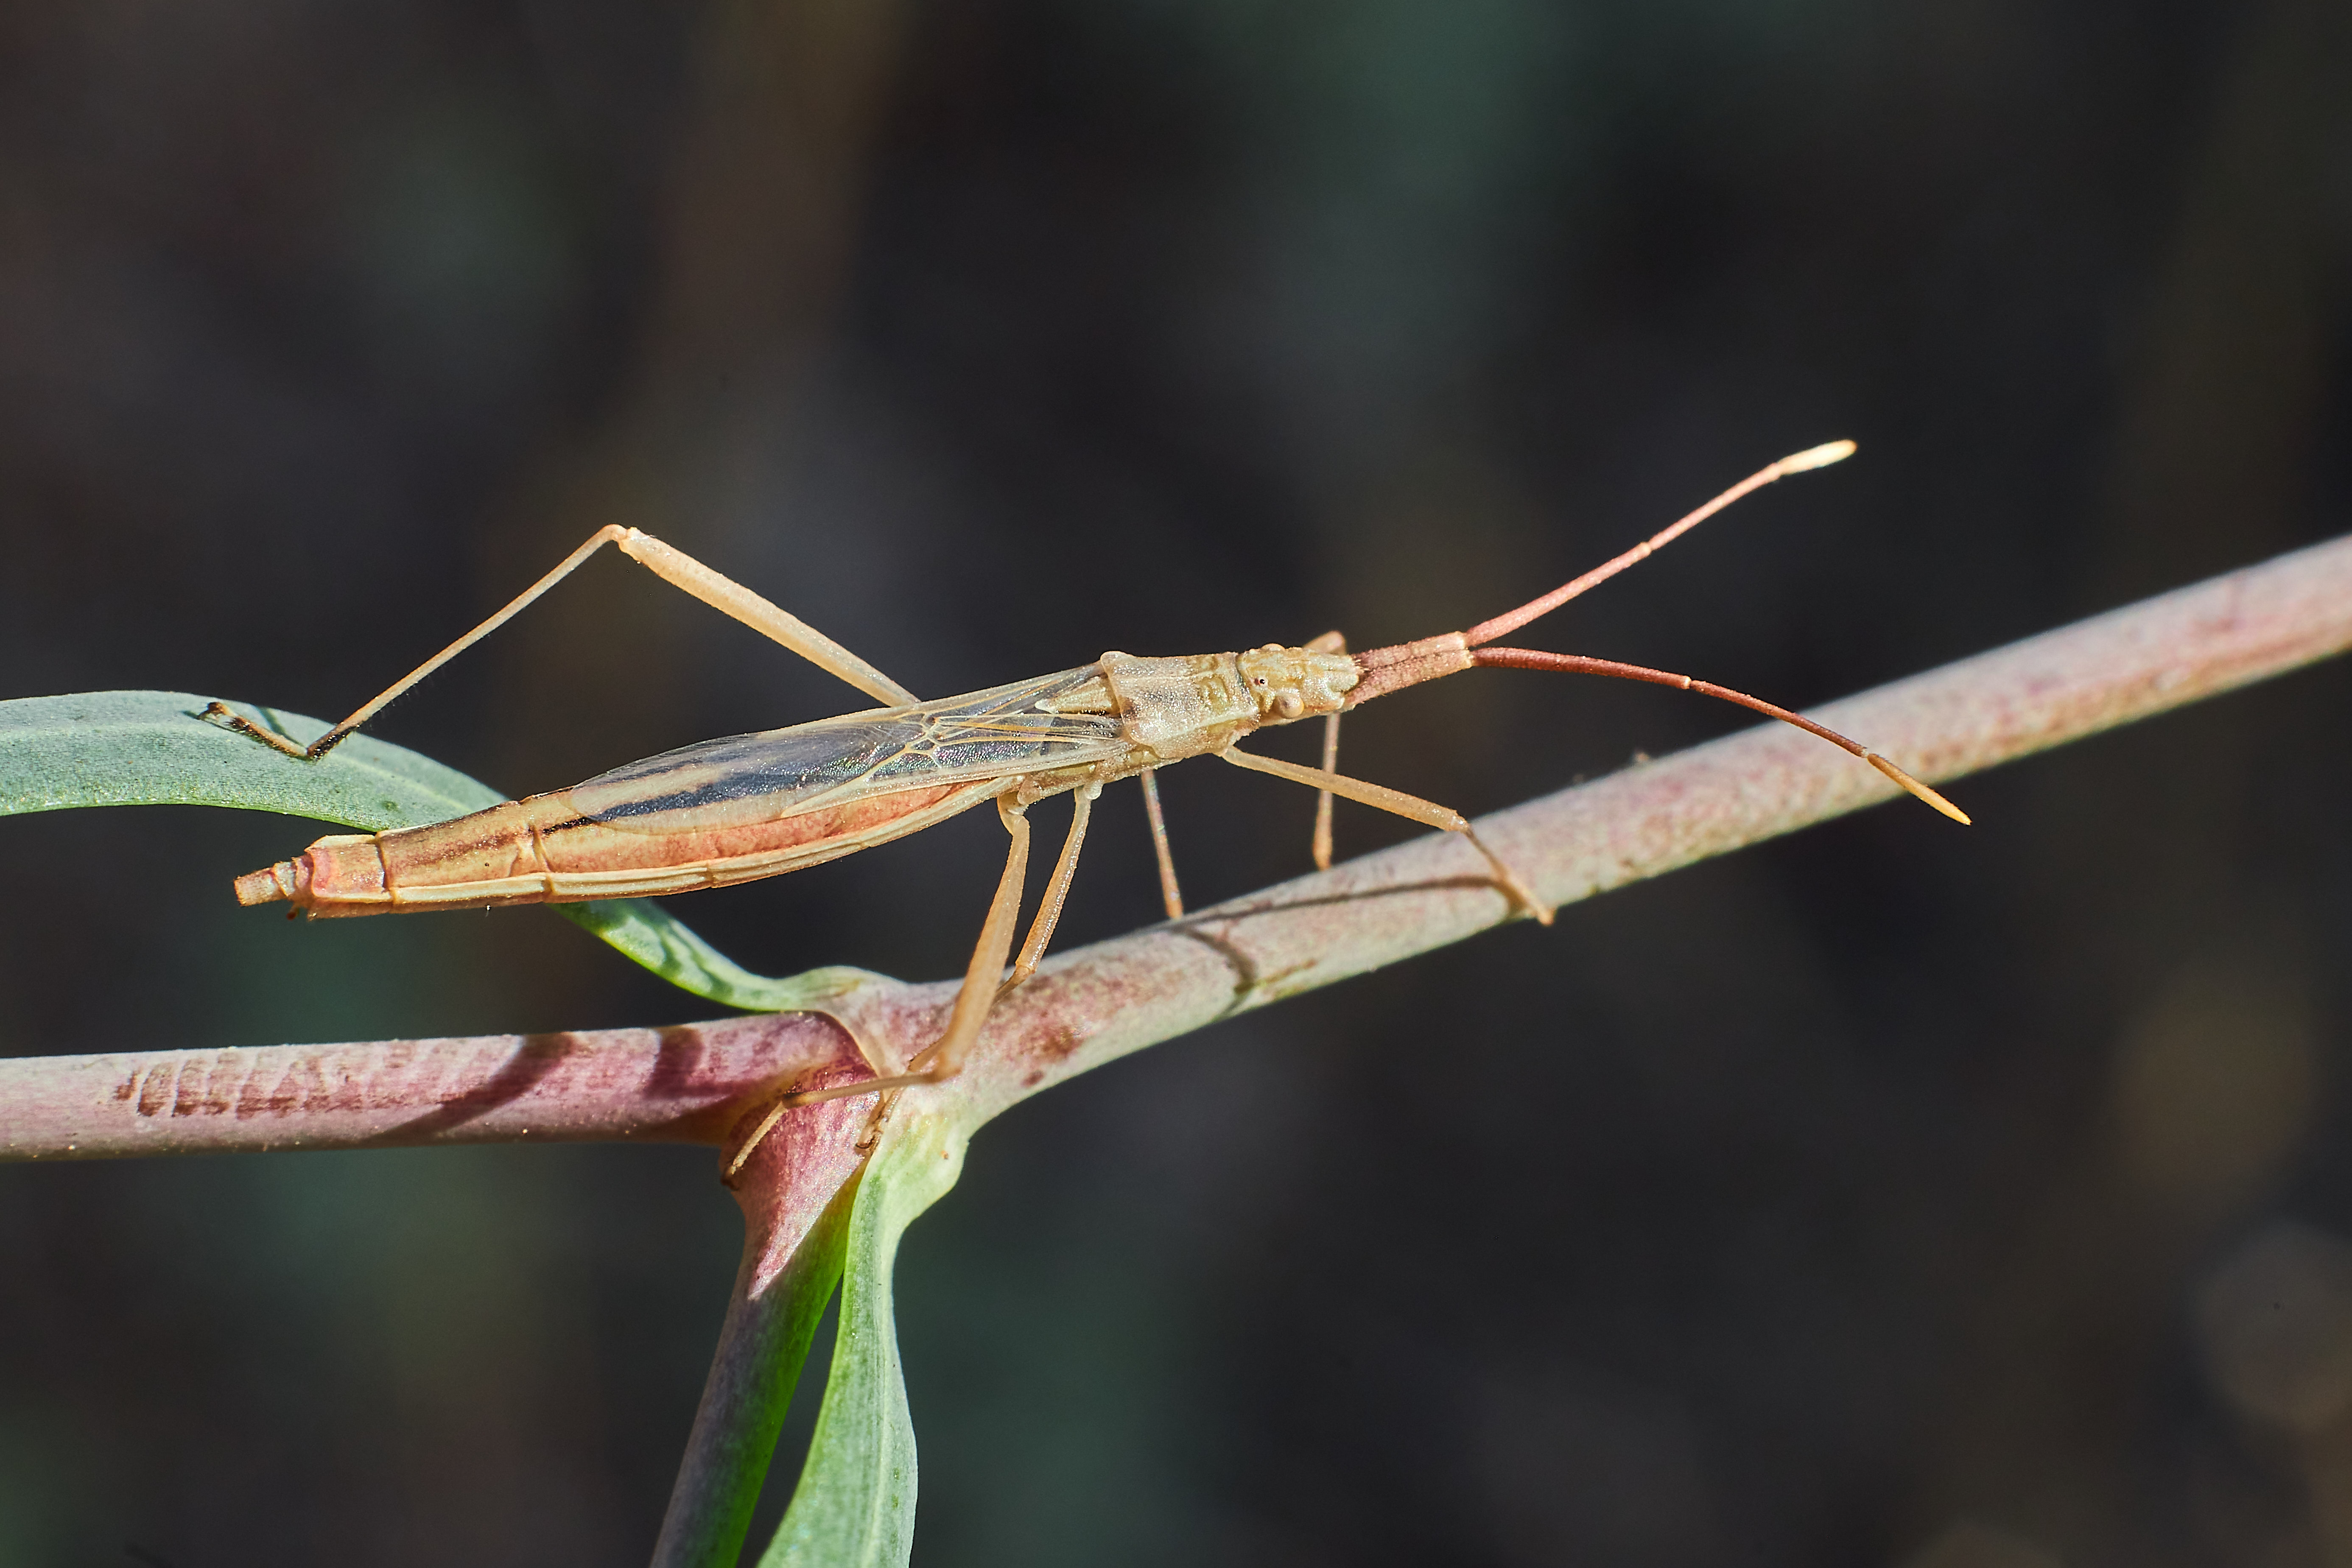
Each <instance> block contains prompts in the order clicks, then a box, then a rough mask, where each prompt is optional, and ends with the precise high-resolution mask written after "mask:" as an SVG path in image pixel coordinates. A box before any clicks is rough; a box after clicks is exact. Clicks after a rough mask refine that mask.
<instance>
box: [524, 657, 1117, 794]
mask: <svg viewBox="0 0 2352 1568" xmlns="http://www.w3.org/2000/svg"><path fill="white" fill-rule="evenodd" d="M1098 674H1099V671H1098V670H1097V668H1096V667H1095V666H1093V665H1086V666H1083V667H1081V668H1077V669H1066V670H1064V671H1062V672H1061V673H1060V674H1058V675H1048V676H1042V677H1040V678H1038V679H1034V680H1023V681H1017V682H1015V683H1013V685H1010V686H998V687H992V688H991V689H988V690H986V691H975V692H970V693H967V694H966V695H964V696H961V697H946V698H941V699H940V700H938V701H936V702H924V703H920V704H918V705H917V706H915V707H912V708H893V709H888V710H883V711H880V712H875V713H858V714H851V715H848V716H846V717H845V718H840V719H820V720H817V721H815V722H814V723H809V724H795V725H793V726H792V727H791V728H790V729H784V730H763V731H759V732H758V733H756V734H750V735H730V736H727V737H725V738H724V739H721V740H717V741H705V742H701V743H700V744H698V745H693V746H687V747H684V748H682V749H680V750H678V751H675V752H663V753H662V754H661V755H660V756H657V757H648V758H646V760H645V761H643V762H640V763H629V764H627V765H626V766H625V767H618V768H614V770H613V771H612V772H611V773H600V774H598V775H597V776H596V777H594V778H593V779H590V780H589V781H588V782H587V783H586V784H579V785H576V786H575V787H573V788H572V789H571V790H570V791H568V792H566V793H567V794H569V795H570V796H571V801H572V806H573V808H574V809H576V810H577V811H578V812H579V813H580V815H581V816H585V817H588V818H591V819H593V820H594V821H598V822H604V823H609V824H611V825H612V826H615V827H625V828H635V829H639V830H641V831H644V832H647V833H677V832H683V831H691V830H696V829H707V828H714V827H731V826H742V825H744V824H748V823H753V822H767V821H772V820H774V819H775V818H777V817H780V816H790V815H793V814H795V813H798V812H803V811H811V810H815V809H818V808H822V807H828V806H835V805H847V804H849V803H850V802H852V801H855V800H857V799H860V798H862V797H864V796H866V795H887V794H892V793H895V792H897V791H900V790H910V789H928V788H933V787H936V786H940V785H950V784H971V783H976V782H978V781H980V780H983V779H991V778H1010V777H1013V776H1014V775H1016V774H1020V773H1037V772H1040V771H1042V770H1045V769H1047V768H1060V767H1069V766H1072V765H1075V764H1078V763H1091V762H1098V761H1101V760H1103V759H1105V758H1109V757H1115V756H1118V754H1120V753H1121V752H1125V751H1126V750H1127V749H1128V744H1129V742H1127V740H1126V738H1125V737H1124V736H1123V735H1122V734H1121V733H1120V731H1119V725H1118V720H1117V719H1115V718H1113V717H1111V716H1110V715H1109V714H1107V713H1056V712H1050V711H1047V710H1044V709H1041V708H1040V707H1039V706H1038V704H1039V703H1041V702H1051V701H1052V700H1054V699H1055V698H1057V697H1061V696H1064V695H1066V694H1067V693H1069V692H1071V691H1074V690H1075V689H1077V688H1078V687H1080V686H1082V685H1084V684H1085V683H1086V682H1087V681H1088V680H1091V679H1096V678H1097V676H1098Z"/></svg>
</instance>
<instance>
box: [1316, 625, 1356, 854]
mask: <svg viewBox="0 0 2352 1568" xmlns="http://www.w3.org/2000/svg"><path fill="white" fill-rule="evenodd" d="M1307 651H1308V652H1309V653H1345V652H1347V651H1348V639H1347V638H1346V637H1343V636H1341V635H1340V634H1339V633H1338V632H1325V633H1324V634H1323V635H1322V636H1321V637H1317V638H1316V639H1315V640H1314V641H1313V642H1311V643H1308V644H1307ZM1323 771H1324V772H1325V773H1338V772H1339V714H1338V713H1337V712H1332V713H1328V714H1326V715H1324V718H1323ZM1313 850H1314V855H1315V868H1316V869H1317V870H1318V871H1328V870H1329V869H1330V868H1331V792H1330V791H1329V790H1328V789H1326V790H1318V791H1316V792H1315V837H1314V840H1313Z"/></svg>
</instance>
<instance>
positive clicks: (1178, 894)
mask: <svg viewBox="0 0 2352 1568" xmlns="http://www.w3.org/2000/svg"><path fill="white" fill-rule="evenodd" d="M1157 772H1158V770H1157V769H1153V768H1145V769H1143V770H1142V771H1141V772H1140V773H1137V774H1136V775H1135V776H1136V777H1137V779H1138V780H1139V781H1140V782H1141V783H1142V784H1143V815H1144V816H1145V817H1147V818H1148V819H1150V823H1151V853H1152V855H1153V856H1154V857H1155V858H1157V859H1158V860H1159V862H1160V903H1161V905H1162V906H1164V907H1165V908H1166V909H1167V910H1168V918H1169V919H1170V920H1171V921H1181V920H1182V919H1183V918H1184V893H1183V890H1182V889H1180V888H1178V887H1177V886H1176V858H1175V857H1174V856H1172V855H1171V854H1170V853H1169V852H1168V818H1167V817H1166V816H1164V815H1163V814H1162V813H1161V812H1160V780H1159V779H1158V777H1157V776H1155V775H1156V773H1157Z"/></svg>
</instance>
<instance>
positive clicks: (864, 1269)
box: [760, 1110, 970, 1568]
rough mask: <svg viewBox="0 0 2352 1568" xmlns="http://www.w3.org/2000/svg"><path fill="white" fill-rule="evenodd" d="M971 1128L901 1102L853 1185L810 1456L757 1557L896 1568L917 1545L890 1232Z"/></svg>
mask: <svg viewBox="0 0 2352 1568" xmlns="http://www.w3.org/2000/svg"><path fill="white" fill-rule="evenodd" d="M969 1137H970V1131H969V1130H968V1129H966V1128H964V1127H962V1126H961V1125H960V1124H958V1123H957V1122H956V1121H951V1120H950V1119H948V1118H944V1117H936V1116H933V1117H923V1116H910V1115H906V1114H904V1112H903V1110H902V1113H901V1117H900V1118H898V1119H894V1120H893V1121H892V1122H891V1123H890V1125H889V1126H888V1127H887V1129H886V1130H885V1131H884V1132H883V1135H882V1141H881V1143H880V1145H879V1146H878V1147H877V1148H876V1150H875V1152H874V1156H873V1158H872V1160H871V1161H870V1162H869V1163H867V1165H866V1173H865V1175H864V1177H863V1178H861V1180H860V1182H859V1184H858V1189H857V1203H856V1208H855V1209H854V1210H853V1211H852V1213H851V1215H850V1220H849V1244H848V1249H847V1252H846V1255H845V1258H844V1260H843V1268H842V1280H841V1320H840V1328H839V1330H838V1331H837V1333H836V1336H835V1341H834V1348H833V1366H832V1369H831V1372H830V1373H829V1374H828V1376H827V1378H826V1382H825V1389H824V1405H823V1406H822V1407H821V1408H820V1409H819V1411H818V1413H817V1422H816V1434H815V1436H814V1437H813V1438H812V1439H811V1441H810V1443H809V1456H808V1463H807V1464H806V1465H805V1466H804V1467H803V1469H802V1471H801V1479H800V1484H799V1486H798V1487H796V1488H795V1489H793V1501H792V1506H791V1507H790V1508H788V1509H787V1510H785V1511H784V1519H783V1522H782V1524H781V1525H780V1526H778V1527H777V1530H776V1534H775V1538H774V1539H773V1540H772V1541H771V1542H769V1543H768V1549H767V1551H766V1552H762V1553H761V1557H760V1568H905V1565H906V1563H907V1562H908V1558H909V1557H910V1556H911V1554H912V1553H913V1552H914V1547H915V1491H916V1486H915V1481H916V1468H915V1427H914V1419H913V1416H912V1414H911V1413H910V1411H909V1410H908V1404H907V1378H906V1369H905V1367H904V1365H903V1364H902V1363H900V1361H899V1358H898V1325H897V1321H896V1320H895V1317H894V1315H893V1313H892V1310H891V1300H890V1293H891V1280H892V1277H893V1275H894V1273H895V1270H896V1267H897V1262H898V1242H899V1239H900V1237H904V1236H905V1235H906V1231H907V1226H909V1225H910V1224H912V1223H913V1222H914V1220H915V1218H916V1216H918V1215H920V1214H922V1213H923V1211H924V1210H926V1209H928V1208H929V1207H930V1206H931V1205H933V1204H935V1203H937V1202H939V1201H940V1198H942V1197H944V1196H946V1195H947V1194H948V1192H949V1191H950V1189H951V1188H953V1187H954V1185H955V1184H956V1178H957V1177H958V1176H960V1175H961V1174H962V1172H963V1156H964V1147H965V1143H966V1141H967V1139H968V1138H969Z"/></svg>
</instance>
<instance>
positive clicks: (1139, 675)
mask: <svg viewBox="0 0 2352 1568" xmlns="http://www.w3.org/2000/svg"><path fill="white" fill-rule="evenodd" d="M1101 668H1102V672H1103V678H1104V679H1105V680H1106V681H1107V682H1108V685H1109V687H1110V692H1111V697H1112V700H1113V704H1114V707H1113V711H1114V712H1116V713H1117V714H1118V720H1119V724H1120V726H1121V728H1123V729H1124V730H1125V731H1127V736H1128V739H1129V740H1130V741H1132V742H1135V743H1136V744H1137V745H1139V746H1143V747H1146V748H1148V749H1149V750H1150V751H1151V752H1153V753H1155V754H1156V755H1158V756H1160V757H1164V758H1166V759H1168V760H1169V761H1171V762H1172V761H1174V760H1176V759H1177V758H1179V757H1192V756H1199V755H1201V754H1202V752H1216V751H1222V750H1223V749H1224V748H1225V747H1226V746H1228V745H1231V744H1232V743H1233V742H1234V741H1236V740H1238V739H1240V738H1241V737H1242V736H1244V735H1246V734H1248V733H1249V732H1250V731H1253V730H1255V729H1259V728H1261V727H1262V726H1265V725H1267V724H1286V723H1289V722H1290V721H1292V720H1294V719H1304V718H1306V717H1307V716H1308V715H1310V714H1315V713H1335V712H1337V711H1339V705H1340V703H1341V702H1342V701H1343V700H1345V698H1346V694H1347V692H1348V690H1349V689H1350V688H1351V687H1353V686H1354V685H1355V684H1356V680H1357V679H1358V677H1357V670H1356V665H1355V661H1354V660H1353V659H1351V658H1348V657H1347V656H1346V655H1345V654H1328V653H1314V652H1310V651H1308V650H1307V649H1305V648H1296V647H1282V646H1281V645H1280V644H1279V643H1269V644H1267V645H1266V646H1265V647H1262V648H1253V649H1251V650H1250V651H1248V652H1246V653H1241V654H1231V653H1202V654H1188V655H1183V656H1181V657H1179V658H1136V657H1135V656H1134V655H1133V654H1126V653H1107V654H1105V655H1103V656H1102V660H1101Z"/></svg>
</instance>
